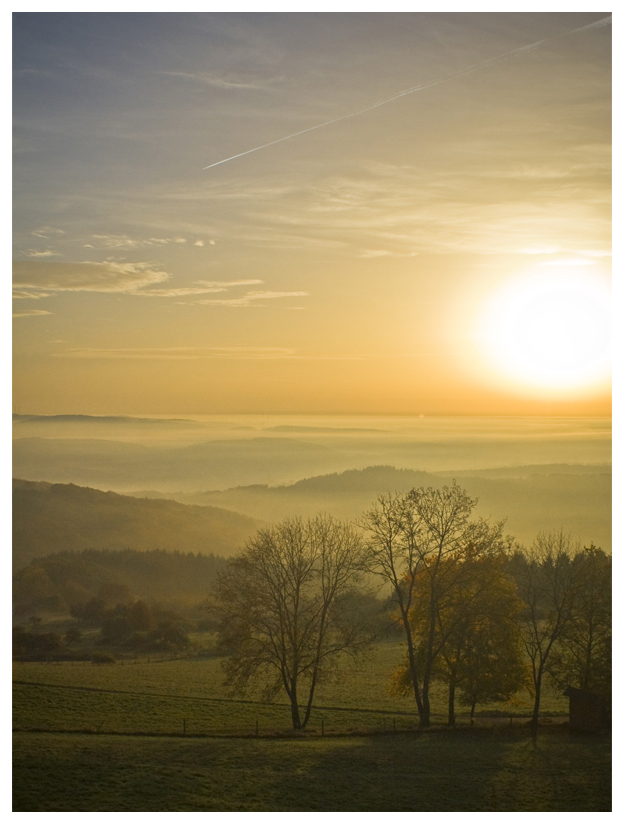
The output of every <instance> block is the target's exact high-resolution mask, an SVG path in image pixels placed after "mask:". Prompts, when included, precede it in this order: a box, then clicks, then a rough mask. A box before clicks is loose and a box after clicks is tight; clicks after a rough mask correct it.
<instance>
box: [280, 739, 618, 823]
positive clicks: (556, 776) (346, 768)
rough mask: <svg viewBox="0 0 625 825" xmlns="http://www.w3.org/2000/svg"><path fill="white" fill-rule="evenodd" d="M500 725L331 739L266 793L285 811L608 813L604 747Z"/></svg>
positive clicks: (608, 779)
mask: <svg viewBox="0 0 625 825" xmlns="http://www.w3.org/2000/svg"><path fill="white" fill-rule="evenodd" d="M605 744H606V743H605V742H603V743H602V742H601V741H599V740H595V741H590V740H582V741H579V740H578V741H576V740H574V739H572V738H571V737H570V736H569V735H568V733H567V732H566V731H565V730H562V731H558V733H557V735H553V734H538V735H537V736H532V735H531V733H530V732H529V731H515V732H511V731H506V730H501V729H498V730H497V729H493V730H482V731H479V733H478V732H477V731H462V732H460V731H455V732H454V731H449V732H447V731H440V732H438V731H437V732H434V731H432V732H426V733H423V734H415V735H410V734H402V735H397V736H387V737H370V738H363V739H351V740H348V739H337V740H334V742H332V741H331V740H328V741H327V742H326V743H325V747H322V748H321V749H320V750H319V752H318V754H317V761H316V764H313V762H312V760H311V761H310V762H309V764H308V765H307V766H306V769H305V770H302V767H303V766H301V765H300V766H299V769H294V768H291V769H289V768H287V769H286V770H285V772H284V775H283V781H282V783H281V785H280V786H279V787H275V788H274V789H273V790H272V794H271V795H272V796H273V797H274V798H276V799H278V800H280V801H281V807H280V808H277V809H276V810H291V811H441V812H443V811H454V812H465V811H466V812H469V811H609V810H610V807H609V805H610V760H609V745H608V748H607V749H606V747H605Z"/></svg>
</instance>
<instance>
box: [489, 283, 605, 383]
mask: <svg viewBox="0 0 625 825" xmlns="http://www.w3.org/2000/svg"><path fill="white" fill-rule="evenodd" d="M478 337H479V339H480V341H481V346H482V348H483V350H484V356H485V359H486V361H487V362H488V363H489V364H490V365H491V369H492V370H493V371H494V373H495V374H497V375H498V376H499V378H504V379H506V380H507V381H508V382H512V383H513V384H516V385H524V386H525V387H526V388H527V387H530V388H534V389H536V390H547V391H565V392H567V391H576V390H582V389H590V388H591V387H592V386H593V385H599V384H602V383H605V382H606V381H607V380H609V375H610V295H609V290H608V288H607V285H606V284H605V281H604V280H603V279H601V278H599V277H597V276H590V275H586V274H584V275H579V274H577V273H571V272H570V271H565V272H558V273H556V274H551V273H549V274H546V273H545V272H540V273H537V274H530V275H526V276H524V277H519V278H517V279H514V280H512V281H510V282H508V283H507V284H505V285H504V286H503V287H501V288H500V289H499V290H497V291H496V292H494V293H493V294H492V295H491V297H490V298H489V299H488V300H487V301H486V303H485V308H484V311H483V313H481V316H480V319H479V322H478Z"/></svg>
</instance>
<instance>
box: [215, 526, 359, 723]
mask: <svg viewBox="0 0 625 825" xmlns="http://www.w3.org/2000/svg"><path fill="white" fill-rule="evenodd" d="M363 564H364V546H363V542H362V539H361V538H360V536H359V535H358V534H357V533H356V531H355V530H353V529H352V528H351V527H350V526H349V525H347V524H344V523H342V522H339V521H336V520H334V519H333V518H331V517H330V516H325V515H319V516H317V517H316V518H313V519H308V520H306V521H303V520H302V519H299V518H295V519H286V520H285V521H282V522H281V523H279V524H278V525H276V526H275V527H272V528H269V529H266V530H260V531H259V532H258V533H257V535H256V537H255V538H253V539H252V540H251V541H250V542H249V543H248V545H247V548H246V550H245V551H244V552H243V553H241V554H240V555H239V556H237V557H235V558H234V559H232V560H231V562H230V563H229V564H228V566H227V568H226V570H225V571H224V572H223V573H221V574H220V575H219V577H218V584H217V587H216V589H215V592H214V600H213V602H212V605H213V607H216V609H217V610H218V612H219V615H220V616H221V625H220V636H221V644H222V647H223V648H224V649H225V650H226V651H228V653H229V655H228V658H227V659H226V660H225V673H226V683H227V684H229V685H230V686H231V687H232V690H233V692H238V691H243V690H245V688H246V687H247V686H248V684H250V683H251V682H252V681H253V680H256V681H257V682H258V683H260V684H261V685H262V686H263V687H264V689H265V695H266V697H267V698H271V697H273V696H274V695H275V694H276V693H277V692H278V691H280V690H284V692H285V693H286V695H287V696H288V699H289V703H290V707H291V721H292V724H293V728H294V729H303V728H305V727H306V725H307V723H308V720H309V718H310V713H311V709H312V704H313V699H314V694H315V688H316V686H317V684H318V683H319V682H320V680H321V679H323V678H324V676H326V675H327V674H328V673H329V672H330V671H331V670H332V669H333V668H334V667H335V666H336V663H337V658H338V656H339V654H341V653H343V652H348V653H355V652H357V651H360V650H362V649H363V647H364V646H365V645H366V644H367V642H368V641H369V636H368V634H367V632H366V630H365V629H364V628H363V627H362V626H361V624H360V622H359V621H358V618H357V617H358V615H359V613H358V611H355V610H354V608H353V602H351V601H350V596H351V595H352V594H353V592H354V591H355V589H356V587H357V584H358V581H359V577H360V574H361V571H362V569H363ZM300 698H303V700H304V709H303V715H302V712H301V711H300Z"/></svg>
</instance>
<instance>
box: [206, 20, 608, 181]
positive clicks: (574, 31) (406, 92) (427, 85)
mask: <svg viewBox="0 0 625 825" xmlns="http://www.w3.org/2000/svg"><path fill="white" fill-rule="evenodd" d="M611 23H612V15H609V16H608V17H603V18H601V20H596V21H595V22H594V23H589V24H588V25H587V26H580V28H578V29H571V31H567V32H563V33H562V34H554V35H552V36H551V37H545V39H544V40H537V41H536V42H535V43H530V44H529V45H528V46H520V47H519V48H518V49H512V51H510V52H505V53H504V54H500V55H497V57H491V58H489V59H488V60H483V61H482V62H481V63H475V64H474V65H473V66H468V67H467V68H466V69H460V70H459V71H457V72H453V74H449V75H446V76H445V77H441V78H439V79H438V80H428V81H427V82H426V83H421V84H419V86H412V87H411V88H410V89H404V90H403V91H402V92H398V93H397V94H396V95H393V96H392V97H387V98H385V99H384V100H380V101H378V103H374V104H373V105H371V106H367V107H366V108H364V109H359V110H358V111H357V112H350V113H349V114H347V115H341V116H340V117H335V118H333V119H332V120H326V121H324V122H323V123H318V124H317V125H316V126H309V127H308V128H307V129H302V130H301V132H294V133H293V134H292V135H286V136H285V137H281V138H278V139H277V140H272V141H270V142H269V143H263V145H262V146H255V147H254V149H247V150H246V151H245V152H239V154H238V155H232V156H231V157H229V158H224V159H223V160H218V161H217V162H216V163H210V164H209V165H208V166H205V167H204V169H212V168H213V166H220V165H221V164H222V163H228V161H231V160H235V159H236V158H242V157H243V156H244V155H250V154H251V153H252V152H259V151H260V150H261V149H266V148H267V147H268V146H275V145H276V143H282V142H283V141H285V140H291V138H294V137H298V136H299V135H305V134H306V132H312V131H314V130H315V129H322V128H323V127H324V126H330V124H331V123H338V122H339V121H340V120H347V118H349V117H357V116H358V115H362V114H364V113H365V112H370V111H372V110H373V109H377V108H378V106H385V105H386V104H387V103H390V102H391V101H393V100H397V99H398V98H400V97H405V95H412V94H414V93H415V92H420V91H422V90H423V89H430V88H431V87H432V86H438V85H439V84H440V83H447V82H449V81H450V80H455V78H457V77H462V76H463V75H466V74H471V72H476V71H478V70H479V69H484V68H486V67H487V66H493V65H494V64H495V63H499V62H500V61H502V60H507V59H508V58H509V57H512V56H513V55H515V54H522V53H523V52H530V51H533V50H534V49H537V48H538V47H539V46H542V45H543V43H548V42H549V41H551V40H557V39H558V38H559V37H568V36H569V35H571V34H577V33H578V32H583V31H588V30H589V29H602V28H603V27H604V26H609V25H610V24H611Z"/></svg>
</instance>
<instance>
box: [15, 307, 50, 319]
mask: <svg viewBox="0 0 625 825" xmlns="http://www.w3.org/2000/svg"><path fill="white" fill-rule="evenodd" d="M52 314H53V313H52V312H48V310H47V309H18V310H17V311H16V312H14V313H13V317H14V318H26V317H28V316H29V315H52Z"/></svg>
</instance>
